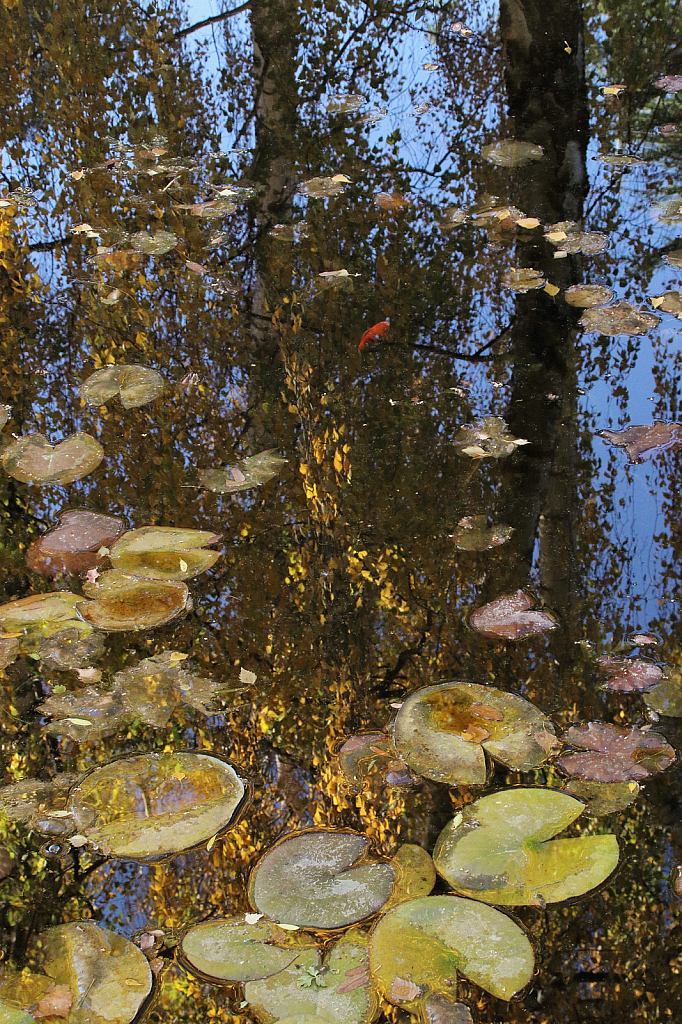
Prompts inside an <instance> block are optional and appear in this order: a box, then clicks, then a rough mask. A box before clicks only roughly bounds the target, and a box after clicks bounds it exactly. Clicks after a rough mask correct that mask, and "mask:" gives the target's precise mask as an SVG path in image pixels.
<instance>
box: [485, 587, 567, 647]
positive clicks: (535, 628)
mask: <svg viewBox="0 0 682 1024" xmlns="http://www.w3.org/2000/svg"><path fill="white" fill-rule="evenodd" d="M534 604H535V601H534V600H533V598H532V597H531V596H530V595H529V594H526V593H525V591H523V590H517V591H515V592H514V593H513V594H503V595H502V597H498V598H496V600H494V601H490V602H489V603H488V604H484V605H482V606H481V607H480V608H477V609H476V611H475V612H472V614H471V616H470V618H469V625H470V626H471V628H472V629H475V630H476V632H477V633H482V634H483V636H488V637H492V638H501V639H504V640H523V639H525V637H528V636H534V635H535V634H537V633H545V632H546V631H547V630H549V629H556V627H557V621H556V619H555V618H554V616H553V615H551V614H550V613H549V612H547V611H545V610H544V609H543V608H534V607H533V605H534Z"/></svg>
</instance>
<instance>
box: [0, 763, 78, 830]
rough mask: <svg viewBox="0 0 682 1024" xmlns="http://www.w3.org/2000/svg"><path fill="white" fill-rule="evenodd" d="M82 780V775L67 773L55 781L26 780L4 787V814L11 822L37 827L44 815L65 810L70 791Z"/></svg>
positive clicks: (0, 803) (0, 793)
mask: <svg viewBox="0 0 682 1024" xmlns="http://www.w3.org/2000/svg"><path fill="white" fill-rule="evenodd" d="M81 778H82V776H81V775H77V774H74V773H70V772H69V773H67V772H63V773H62V774H61V775H56V776H55V777H54V779H52V780H43V779H22V781H21V782H13V783H11V784H10V785H9V786H0V812H2V814H4V815H5V816H6V817H7V818H8V819H9V820H10V821H18V822H22V823H23V824H27V823H28V822H31V824H32V826H33V827H36V821H37V820H38V818H40V817H41V816H42V815H46V814H49V813H50V812H51V811H54V810H58V811H63V810H64V808H65V806H66V801H67V798H68V795H69V790H70V789H71V788H72V787H73V786H75V785H76V784H77V783H78V782H79V781H80V779H81Z"/></svg>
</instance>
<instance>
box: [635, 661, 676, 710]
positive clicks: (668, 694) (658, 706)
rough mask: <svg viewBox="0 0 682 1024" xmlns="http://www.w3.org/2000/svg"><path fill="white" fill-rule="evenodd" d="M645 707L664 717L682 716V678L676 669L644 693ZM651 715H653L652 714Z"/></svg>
mask: <svg viewBox="0 0 682 1024" xmlns="http://www.w3.org/2000/svg"><path fill="white" fill-rule="evenodd" d="M644 700H645V701H646V704H647V707H648V708H649V709H650V710H651V711H654V712H655V713H656V714H657V715H663V716H664V717H665V718H682V679H680V674H679V672H678V671H677V670H675V671H674V672H672V673H671V674H669V675H668V676H666V678H665V679H662V680H661V682H660V683H658V685H656V686H653V687H652V688H651V689H650V690H647V692H646V693H645V694H644ZM652 717H653V716H652Z"/></svg>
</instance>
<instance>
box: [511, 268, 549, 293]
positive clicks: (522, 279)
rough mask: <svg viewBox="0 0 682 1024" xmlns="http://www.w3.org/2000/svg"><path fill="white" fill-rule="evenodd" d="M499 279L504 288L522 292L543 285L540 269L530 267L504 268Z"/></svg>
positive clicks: (543, 280)
mask: <svg viewBox="0 0 682 1024" xmlns="http://www.w3.org/2000/svg"><path fill="white" fill-rule="evenodd" d="M501 281H502V284H503V285H504V287H505V288H509V289H511V291H513V292H520V293H522V294H523V293H524V292H530V291H533V290H534V289H536V288H544V286H545V278H544V276H543V274H542V271H541V270H532V269H531V268H530V267H512V269H511V270H505V272H504V274H503V275H502V277H501Z"/></svg>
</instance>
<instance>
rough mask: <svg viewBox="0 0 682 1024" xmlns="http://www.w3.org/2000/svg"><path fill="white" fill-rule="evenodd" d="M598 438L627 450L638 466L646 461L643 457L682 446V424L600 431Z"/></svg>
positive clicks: (631, 460)
mask: <svg viewBox="0 0 682 1024" xmlns="http://www.w3.org/2000/svg"><path fill="white" fill-rule="evenodd" d="M597 437H602V438H603V439H604V440H605V441H606V443H607V444H612V445H613V446H614V447H615V448H625V451H626V452H627V456H628V460H629V461H630V462H631V463H633V464H637V463H640V462H643V461H644V459H643V458H642V456H643V455H646V456H648V457H651V456H652V455H657V454H658V453H659V452H664V451H667V450H668V448H674V447H676V446H677V445H678V444H681V443H682V424H680V423H660V422H656V423H652V424H651V426H648V427H647V426H644V425H643V424H636V425H633V426H631V427H626V428H625V430H598V431H597Z"/></svg>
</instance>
